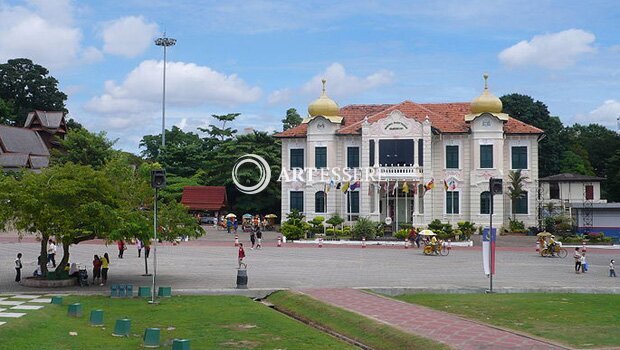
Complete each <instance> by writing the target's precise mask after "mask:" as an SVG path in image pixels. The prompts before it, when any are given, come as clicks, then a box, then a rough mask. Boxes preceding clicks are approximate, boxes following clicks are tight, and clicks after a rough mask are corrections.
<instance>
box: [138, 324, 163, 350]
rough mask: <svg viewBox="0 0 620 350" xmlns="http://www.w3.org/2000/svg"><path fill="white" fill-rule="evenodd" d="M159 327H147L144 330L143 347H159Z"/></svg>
mask: <svg viewBox="0 0 620 350" xmlns="http://www.w3.org/2000/svg"><path fill="white" fill-rule="evenodd" d="M159 333H160V332H159V328H147V329H145V330H144V336H143V337H142V340H143V341H144V347H145V348H158V347H159Z"/></svg>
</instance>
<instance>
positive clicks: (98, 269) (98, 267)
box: [93, 255, 102, 285]
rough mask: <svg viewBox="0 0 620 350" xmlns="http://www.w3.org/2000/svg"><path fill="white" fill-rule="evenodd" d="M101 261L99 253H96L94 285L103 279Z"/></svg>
mask: <svg viewBox="0 0 620 350" xmlns="http://www.w3.org/2000/svg"><path fill="white" fill-rule="evenodd" d="M101 263H102V262H101V259H99V255H95V256H94V258H93V285H95V284H96V283H97V282H99V281H100V280H101Z"/></svg>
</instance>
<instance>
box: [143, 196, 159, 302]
mask: <svg viewBox="0 0 620 350" xmlns="http://www.w3.org/2000/svg"><path fill="white" fill-rule="evenodd" d="M158 194H159V188H157V187H155V202H154V204H153V237H154V238H155V240H154V241H153V283H152V288H151V301H149V304H156V303H157V302H156V301H155V279H156V278H157V197H158ZM145 254H146V252H145Z"/></svg>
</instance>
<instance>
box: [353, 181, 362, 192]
mask: <svg viewBox="0 0 620 350" xmlns="http://www.w3.org/2000/svg"><path fill="white" fill-rule="evenodd" d="M360 185H361V184H360V180H357V181H355V182H354V183H353V185H351V191H355V190H356V189H358V188H360Z"/></svg>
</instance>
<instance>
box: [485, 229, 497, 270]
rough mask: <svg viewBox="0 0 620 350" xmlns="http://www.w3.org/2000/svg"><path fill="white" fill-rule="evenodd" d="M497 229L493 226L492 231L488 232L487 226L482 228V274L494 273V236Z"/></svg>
mask: <svg viewBox="0 0 620 350" xmlns="http://www.w3.org/2000/svg"><path fill="white" fill-rule="evenodd" d="M496 233H497V229H496V228H493V230H492V232H489V228H488V227H485V228H484V229H483V230H482V266H483V268H484V274H485V275H487V276H488V275H490V274H493V275H495V238H496Z"/></svg>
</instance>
